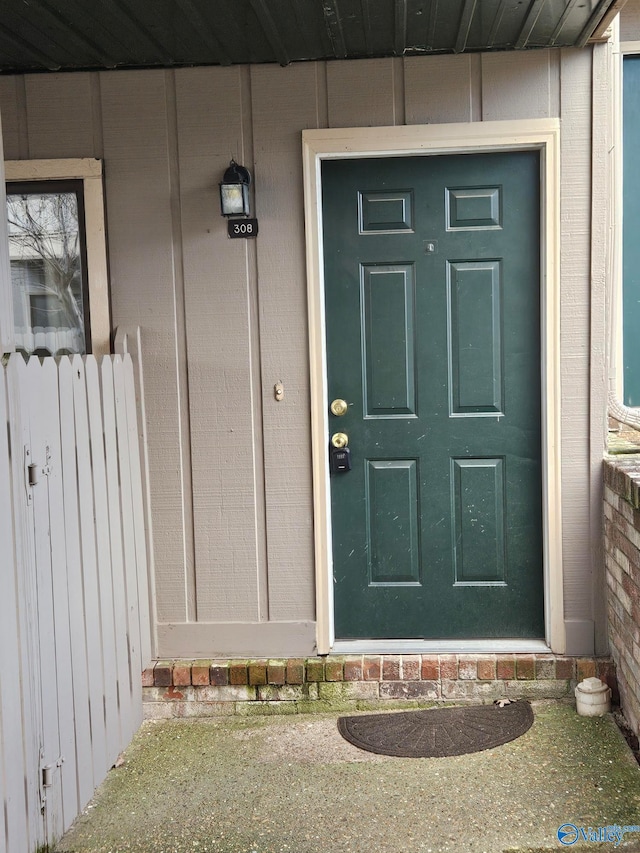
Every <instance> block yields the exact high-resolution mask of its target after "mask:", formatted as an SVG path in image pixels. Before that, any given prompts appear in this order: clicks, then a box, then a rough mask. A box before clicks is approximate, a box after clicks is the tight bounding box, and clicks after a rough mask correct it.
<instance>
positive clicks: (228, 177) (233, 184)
mask: <svg viewBox="0 0 640 853" xmlns="http://www.w3.org/2000/svg"><path fill="white" fill-rule="evenodd" d="M250 183H251V175H250V174H249V170H248V169H245V167H244V166H239V165H238V164H237V163H236V161H235V160H232V161H231V163H230V164H229V168H228V169H227V170H226V171H225V173H224V175H223V177H222V181H221V183H220V207H221V210H222V215H223V216H249V184H250Z"/></svg>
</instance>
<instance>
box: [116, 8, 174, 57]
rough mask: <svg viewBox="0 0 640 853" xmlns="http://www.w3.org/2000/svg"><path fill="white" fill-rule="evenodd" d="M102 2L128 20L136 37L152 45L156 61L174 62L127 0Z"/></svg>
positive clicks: (129, 27)
mask: <svg viewBox="0 0 640 853" xmlns="http://www.w3.org/2000/svg"><path fill="white" fill-rule="evenodd" d="M101 2H103V3H104V4H105V6H107V7H108V8H111V9H112V10H114V11H115V12H116V15H117V16H118V17H119V18H122V19H123V20H124V21H125V22H126V25H127V28H128V29H133V31H134V32H135V38H136V39H140V40H142V41H143V42H146V43H147V45H148V46H150V47H151V49H152V50H153V51H154V53H155V55H156V62H157V63H158V64H160V63H162V64H165V65H173V64H174V60H173V58H172V57H171V55H170V54H169V53H168V52H167V51H166V50H165V48H164V47H163V45H162V44H161V43H160V42H158V40H157V39H156V38H155V37H154V36H152V35H151V33H150V32H149V30H148V28H147V29H145V26H144V23H143V22H142V21H140V20H139V19H138V18H137V16H136V15H135V14H134V13H133V12H132V10H131V7H130V4H129V3H128V2H127V0H101ZM134 43H135V42H134Z"/></svg>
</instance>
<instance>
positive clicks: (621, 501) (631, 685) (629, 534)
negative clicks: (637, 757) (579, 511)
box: [604, 455, 640, 733]
mask: <svg viewBox="0 0 640 853" xmlns="http://www.w3.org/2000/svg"><path fill="white" fill-rule="evenodd" d="M604 484H605V487H604V516H605V517H604V531H605V563H606V577H607V611H608V620H609V642H610V645H611V654H612V656H613V659H614V661H615V664H616V671H617V678H618V688H619V690H620V702H621V705H622V710H623V711H624V714H625V717H626V718H627V720H628V721H629V723H630V725H631V726H632V727H633V729H634V731H635V732H636V733H638V732H639V731H640V456H635V455H634V456H624V457H615V458H609V459H607V460H605V463H604Z"/></svg>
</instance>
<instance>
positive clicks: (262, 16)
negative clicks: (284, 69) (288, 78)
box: [249, 0, 291, 66]
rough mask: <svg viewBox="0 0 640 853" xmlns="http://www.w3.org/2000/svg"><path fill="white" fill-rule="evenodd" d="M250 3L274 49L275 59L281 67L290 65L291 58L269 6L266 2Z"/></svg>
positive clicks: (256, 0) (253, 1) (251, 1)
mask: <svg viewBox="0 0 640 853" xmlns="http://www.w3.org/2000/svg"><path fill="white" fill-rule="evenodd" d="M249 2H250V3H251V8H252V9H253V11H254V12H255V13H256V17H257V18H258V20H259V21H260V25H261V27H262V29H263V30H264V34H265V36H266V37H267V41H268V42H269V44H270V45H271V47H272V49H273V54H274V57H275V58H276V59H277V60H278V62H279V63H280V65H283V66H284V65H289V64H290V62H291V57H290V56H289V54H288V52H287V49H286V48H285V46H284V43H283V41H282V39H281V38H280V33H279V32H278V28H277V26H276V24H275V21H274V20H273V18H272V17H271V12H270V11H269V6H268V4H267V2H266V0H249Z"/></svg>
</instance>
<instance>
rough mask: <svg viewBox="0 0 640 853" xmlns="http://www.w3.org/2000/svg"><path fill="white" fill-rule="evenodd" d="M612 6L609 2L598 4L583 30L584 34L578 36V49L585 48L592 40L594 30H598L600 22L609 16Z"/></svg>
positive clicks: (605, 0)
mask: <svg viewBox="0 0 640 853" xmlns="http://www.w3.org/2000/svg"><path fill="white" fill-rule="evenodd" d="M611 5H613V4H612V3H611V2H607V0H601V2H600V3H599V4H598V8H597V9H596V11H595V12H594V13H593V15H592V16H591V17H590V18H589V21H588V22H587V24H586V25H585V27H584V29H583V30H582V32H581V33H580V35H579V36H578V38H577V40H576V47H584V46H585V44H586V43H587V42H588V41H589V39H590V38H591V35H592V34H593V32H594V30H595V29H596V28H597V26H598V24H599V23H600V21H601V20H602V19H603V18H604V16H605V15H606V14H607V11H608V9H609V6H611Z"/></svg>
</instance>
